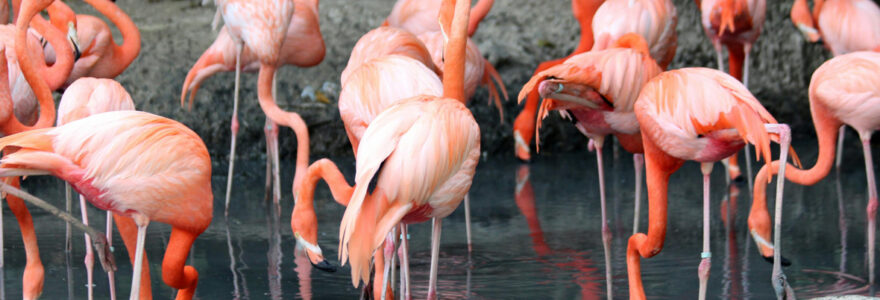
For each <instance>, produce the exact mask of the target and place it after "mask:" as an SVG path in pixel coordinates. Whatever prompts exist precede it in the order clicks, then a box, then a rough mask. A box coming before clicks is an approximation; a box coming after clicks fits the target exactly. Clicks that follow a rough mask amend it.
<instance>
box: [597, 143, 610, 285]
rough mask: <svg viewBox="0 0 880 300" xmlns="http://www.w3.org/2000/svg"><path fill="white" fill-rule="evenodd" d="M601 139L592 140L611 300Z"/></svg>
mask: <svg viewBox="0 0 880 300" xmlns="http://www.w3.org/2000/svg"><path fill="white" fill-rule="evenodd" d="M603 142H604V139H603V138H594V139H593V144H594V145H595V146H596V163H597V164H598V167H599V203H600V206H601V208H600V209H601V210H602V247H603V248H604V249H605V292H606V293H607V294H606V295H607V297H608V299H609V300H610V299H611V298H612V293H611V291H612V286H611V284H612V277H611V229H609V228H608V219H607V216H606V215H605V168H604V167H603V166H602V144H603Z"/></svg>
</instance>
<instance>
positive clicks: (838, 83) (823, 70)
mask: <svg viewBox="0 0 880 300" xmlns="http://www.w3.org/2000/svg"><path fill="white" fill-rule="evenodd" d="M878 69H880V53H876V52H853V53H849V54H844V55H840V56H836V57H834V58H832V59H830V60H828V61H826V62H825V63H824V64H822V66H820V67H819V68H818V69H816V71H815V72H814V73H813V77H812V79H811V80H810V91H809V94H810V113H811V114H812V117H813V125H815V127H816V136H817V138H818V139H819V157H818V159H817V160H816V164H815V165H813V167H812V168H810V169H808V170H800V169H797V168H792V167H788V168H785V170H786V171H785V178H788V180H791V181H792V182H794V183H797V184H803V185H813V184H816V183H817V182H819V181H820V180H822V178H825V176H827V175H828V173H829V172H831V165H832V163H833V161H834V155H835V153H834V151H835V147H834V143H835V140H837V133H838V131H837V129H838V128H840V127H841V126H843V125H849V126H852V127H853V128H854V129H855V130H856V132H858V133H859V137H860V138H861V140H862V150H863V151H864V154H865V172H866V175H867V182H868V206H867V209H866V210H867V219H868V230H867V235H868V238H867V239H868V282H869V283H870V284H873V283H874V278H875V276H874V257H875V255H874V242H875V234H876V228H875V227H876V215H877V181H876V178H875V176H874V168H873V158H872V157H871V134H872V133H873V132H874V131H876V130H878V129H880V74H878V73H877V70H878ZM779 168H780V166H779V162H777V161H774V162H773V163H772V164H768V165H765V166H764V167H763V168H761V170H760V171H759V172H758V176H757V177H755V194H754V202H753V204H752V209H751V212H750V213H749V229H750V231H751V233H752V236H753V237H754V238H755V240H756V241H758V243H757V244H758V245H762V247H761V248H760V250H761V252H762V254H763V255H764V256H769V255H775V254H776V253H775V252H776V251H774V250H773V248H772V247H768V246H766V245H767V243H766V242H763V241H766V240H767V239H768V238H769V236H770V218H769V214H768V213H767V209H766V200H767V199H766V195H765V193H766V186H765V184H764V183H763V182H762V181H763V180H766V178H767V177H768V176H770V175H772V174H774V173H776V170H777V169H779ZM780 173H781V172H780ZM776 199H777V201H780V200H778V199H779V198H778V197H777V198H776ZM775 222H776V223H778V222H779V220H776V221H775ZM775 230H776V234H777V235H778V234H779V227H776V229H775Z"/></svg>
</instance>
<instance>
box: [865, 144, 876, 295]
mask: <svg viewBox="0 0 880 300" xmlns="http://www.w3.org/2000/svg"><path fill="white" fill-rule="evenodd" d="M861 136H862V150H863V151H864V152H865V174H866V176H867V177H868V272H869V273H868V283H870V284H871V285H874V241H875V239H874V238H875V233H876V230H877V228H876V223H877V219H876V217H877V182H876V181H875V180H876V178H875V177H874V161H873V159H872V157H871V134H870V133H867V134H864V133H863V134H861Z"/></svg>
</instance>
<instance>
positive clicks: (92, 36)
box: [46, 0, 141, 87]
mask: <svg viewBox="0 0 880 300" xmlns="http://www.w3.org/2000/svg"><path fill="white" fill-rule="evenodd" d="M86 3H89V5H91V6H92V7H94V8H95V9H97V10H98V12H99V13H101V14H102V15H104V16H105V17H106V18H107V19H109V20H110V22H113V24H114V25H116V27H117V28H119V32H120V33H121V34H122V45H119V44H116V42H115V41H113V34H112V33H111V31H110V27H109V26H107V23H104V21H102V20H101V19H100V18H98V17H95V16H90V15H82V14H81V15H75V16H74V14H73V11H72V10H70V7H68V6H67V5H65V4H64V3H63V2H61V1H55V4H53V6H52V7H54V6H59V7H58V8H56V9H54V10H49V17H50V19H51V21H52V23H53V24H54V25H55V26H56V27H57V28H59V29H61V28H63V29H69V28H71V27H68V25H67V24H66V22H64V21H65V20H67V19H69V18H70V17H71V16H72V17H73V18H74V23H75V31H74V32H73V33H72V35H73V38H75V40H76V41H77V45H85V48H83V49H77V50H78V51H80V56H79V57H78V58H77V60H76V62H75V63H74V65H73V71H71V72H70V76H68V77H67V81H65V83H64V85H63V87H67V86H69V85H71V84H73V82H74V81H76V80H77V79H79V78H82V77H97V78H115V77H116V76H119V74H121V73H122V72H123V71H125V69H126V68H128V66H129V65H130V64H131V63H132V61H134V59H135V58H137V56H138V54H139V53H140V49H141V34H140V31H139V30H138V28H137V26H136V25H135V24H134V22H133V21H132V20H131V18H130V17H129V16H128V15H127V14H126V13H125V12H124V11H122V9H120V8H119V6H116V4H115V3H113V2H111V1H109V0H89V1H86ZM50 8H51V7H50ZM53 12H54V13H53ZM56 15H61V17H60V18H56ZM62 31H65V32H68V31H67V30H62ZM68 33H69V34H70V32H68ZM54 55H55V53H54V49H53V48H50V47H47V49H46V57H47V61H52V57H54Z"/></svg>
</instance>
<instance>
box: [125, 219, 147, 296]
mask: <svg viewBox="0 0 880 300" xmlns="http://www.w3.org/2000/svg"><path fill="white" fill-rule="evenodd" d="M132 218H133V219H134V222H135V224H137V229H138V233H137V246H136V248H135V252H134V253H135V254H134V271H133V272H134V273H133V274H132V275H131V296H130V297H129V300H135V299H138V298H139V295H140V288H141V269H143V267H144V261H143V260H144V240H145V239H146V238H147V225H149V224H150V220H149V219H147V217H145V216H142V215H140V214H137V213H135V214H133V215H132Z"/></svg>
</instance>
